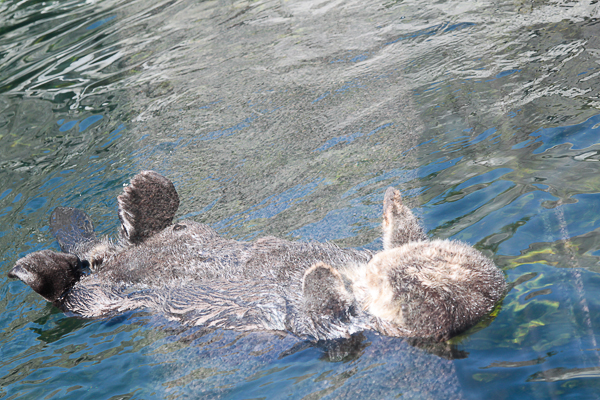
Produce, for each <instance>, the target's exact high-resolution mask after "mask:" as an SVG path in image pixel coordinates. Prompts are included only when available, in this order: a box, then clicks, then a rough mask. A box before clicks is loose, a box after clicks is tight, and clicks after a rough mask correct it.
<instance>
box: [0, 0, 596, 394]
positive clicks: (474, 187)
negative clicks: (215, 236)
mask: <svg viewBox="0 0 600 400" xmlns="http://www.w3.org/2000/svg"><path fill="white" fill-rule="evenodd" d="M598 17H600V9H599V8H598V5H596V4H595V2H585V1H582V2H567V1H536V2H525V1H503V2H470V1H463V2H460V1H447V2H436V3H434V2H421V1H408V0H406V1H394V0H392V1H375V2H374V1H370V2H363V1H315V0H311V1H296V0H293V1H287V2H276V1H204V2H193V1H186V0H170V1H142V0H138V1H130V2H126V3H124V2H118V1H108V0H100V1H95V2H92V1H66V2H58V1H54V2H37V1H23V2H17V1H4V2H2V3H0V110H1V111H0V254H1V257H0V272H1V273H0V291H1V292H0V312H1V314H0V398H6V399H15V398H32V399H41V398H44V399H52V398H61V399H62V398H74V399H75V398H77V399H81V398H93V399H98V398H103V399H148V398H157V399H163V398H232V399H257V398H267V399H278V398H297V399H301V398H306V399H319V398H328V399H330V398H331V399H333V398H343V399H345V398H360V399H367V398H373V399H379V398H406V399H426V398H440V399H442V398H443V399H446V398H447V399H454V398H457V399H461V398H465V399H470V398H472V399H480V398H491V399H496V398H497V399H504V398H511V399H516V398H523V399H530V398H553V399H557V398H563V397H564V398H567V397H569V398H570V397H577V398H598V397H600V396H599V395H598V394H597V393H598V389H600V379H599V377H600V355H599V354H598V351H599V348H600V346H599V345H598V343H597V341H598V339H597V338H598V335H597V334H596V333H595V332H596V330H597V329H600V328H598V327H599V326H600V318H599V317H598V315H599V312H598V311H599V309H600V304H599V302H600V301H599V300H598V299H600V278H599V277H600V275H599V272H600V259H599V257H600V235H599V232H600V231H599V229H600V218H599V215H600V182H599V181H598V178H597V177H598V176H599V174H598V172H599V168H598V161H600V143H599V142H600V135H599V133H600V129H599V128H600V100H599V90H600V89H599V88H600V69H599V61H600V39H598V35H597V33H598V29H599V26H598ZM143 169H155V170H157V171H159V172H160V173H162V174H164V175H166V176H168V177H169V178H171V179H172V180H173V181H174V182H175V185H176V187H177V189H178V191H179V193H180V196H181V198H182V205H181V208H180V210H179V213H178V218H192V219H194V220H196V221H199V222H203V223H207V224H210V225H211V226H213V227H214V228H215V229H217V230H218V231H219V232H220V233H221V234H222V235H224V236H226V237H230V238H235V239H240V240H252V239H254V238H256V237H260V236H263V235H276V236H281V237H287V238H290V239H294V240H304V241H308V240H319V241H325V240H329V241H334V242H336V243H338V244H340V245H342V246H351V247H357V248H369V249H374V250H377V249H380V248H381V240H380V234H381V232H380V228H379V225H380V221H381V211H382V210H381V209H382V207H381V203H382V200H383V193H384V192H385V189H386V188H387V187H388V186H395V187H397V188H399V189H400V190H401V191H402V192H403V195H404V197H405V199H406V201H407V203H408V204H409V205H410V206H411V207H413V208H414V210H415V212H416V213H417V214H418V215H419V216H420V217H421V220H422V222H423V224H424V226H425V227H426V229H427V231H428V232H429V235H430V236H431V237H441V238H454V239H460V240H463V241H465V242H467V243H470V244H472V245H474V246H475V247H477V248H478V249H479V250H481V251H483V252H484V253H485V254H487V255H488V256H490V257H492V258H493V259H494V261H495V262H496V263H497V265H499V266H500V267H501V268H502V269H503V270H504V271H505V273H506V276H507V279H508V280H509V281H510V282H513V284H514V287H513V288H512V289H511V291H510V292H509V293H508V295H507V297H506V298H505V300H504V301H503V303H502V304H501V306H500V307H499V308H498V309H497V310H496V312H495V313H494V315H493V316H492V317H490V318H488V319H487V320H485V321H483V322H482V323H481V324H480V325H478V326H477V327H475V328H474V329H472V330H471V331H469V332H467V333H465V334H464V335H461V336H460V337H458V338H455V339H453V340H452V341H451V346H449V348H448V350H447V351H446V352H439V351H433V350H431V349H430V350H429V351H428V350H427V349H421V348H416V347H413V346H411V345H410V343H407V342H406V341H405V340H403V339H399V338H387V337H382V336H378V335H375V334H373V333H369V332H366V333H364V334H359V335H356V336H355V337H353V338H352V340H350V341H344V342H327V343H318V344H316V345H313V344H310V343H304V342H301V341H299V340H298V339H296V338H294V337H292V336H289V335H284V334H282V335H274V334H272V333H261V332H257V333H252V334H239V333H235V332H229V331H214V332H206V331H202V330H194V329H192V330H189V329H181V327H180V326H178V325H176V324H171V323H168V322H166V321H164V320H161V319H160V317H157V316H153V315H147V314H146V313H144V312H137V313H128V314H126V315H124V316H121V317H118V318H113V319H109V320H100V321H86V320H80V319H75V318H72V317H69V316H66V315H64V314H62V313H60V312H59V311H58V310H56V309H55V308H53V307H52V306H50V305H48V304H47V303H46V302H45V301H44V300H42V299H41V298H40V297H39V296H38V295H36V294H35V293H33V291H32V290H31V289H30V288H28V287H26V286H25V285H24V284H22V283H21V282H20V281H12V280H9V279H8V278H7V277H6V273H7V272H8V271H9V269H10V268H11V267H12V265H13V264H14V262H15V261H16V260H17V259H18V258H19V257H21V256H23V255H25V254H27V253H29V252H32V251H37V250H41V249H46V248H50V249H56V250H57V249H58V245H57V244H56V243H55V242H54V241H53V239H52V237H51V234H50V233H49V230H48V217H49V215H50V213H51V212H52V210H53V209H54V207H57V206H69V207H79V208H82V209H84V210H86V212H88V214H89V215H90V216H91V217H92V218H93V219H94V221H95V225H96V229H97V231H98V232H99V233H100V234H110V235H114V234H115V233H116V230H117V227H118V225H119V223H118V218H117V214H116V196H117V195H118V194H119V193H120V191H121V189H122V187H123V184H126V183H127V182H128V181H129V179H130V178H131V177H132V176H133V175H135V173H137V172H139V171H140V170H143Z"/></svg>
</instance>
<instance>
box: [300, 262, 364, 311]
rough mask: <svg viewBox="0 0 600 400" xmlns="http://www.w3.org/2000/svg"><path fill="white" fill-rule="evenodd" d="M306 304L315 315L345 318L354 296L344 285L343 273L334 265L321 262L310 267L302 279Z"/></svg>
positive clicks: (308, 309)
mask: <svg viewBox="0 0 600 400" xmlns="http://www.w3.org/2000/svg"><path fill="white" fill-rule="evenodd" d="M302 292H303V294H304V305H305V307H306V309H307V311H308V312H309V313H310V314H312V315H313V316H314V317H317V318H319V319H320V318H322V317H326V318H327V317H330V318H338V319H344V318H346V317H347V316H348V312H349V310H350V307H351V305H352V296H351V295H350V294H349V293H348V291H347V290H346V288H345V287H344V281H343V279H342V275H341V274H340V273H339V272H338V271H337V270H335V269H334V268H333V267H331V266H329V265H327V264H325V263H322V262H319V263H317V264H315V265H313V266H312V267H310V268H309V269H308V270H307V271H306V272H305V273H304V278H303V279H302Z"/></svg>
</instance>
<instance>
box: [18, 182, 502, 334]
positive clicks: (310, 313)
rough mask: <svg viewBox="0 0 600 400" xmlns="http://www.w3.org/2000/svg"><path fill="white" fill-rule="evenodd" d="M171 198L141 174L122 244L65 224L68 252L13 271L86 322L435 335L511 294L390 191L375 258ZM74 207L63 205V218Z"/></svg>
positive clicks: (44, 255)
mask: <svg viewBox="0 0 600 400" xmlns="http://www.w3.org/2000/svg"><path fill="white" fill-rule="evenodd" d="M178 204H179V199H178V197H177V193H176V192H175V189H174V187H173V186H172V183H171V182H170V181H169V180H167V179H166V178H164V177H162V176H161V175H159V174H157V173H155V172H152V171H144V172H142V173H140V174H138V175H136V177H134V178H133V179H132V182H131V185H130V186H128V187H127V188H126V189H125V191H124V193H123V194H122V195H121V196H119V207H120V209H119V216H120V218H121V221H122V222H123V229H122V238H121V240H119V242H117V243H113V242H110V241H108V240H106V239H105V240H102V241H94V242H92V243H90V239H89V238H90V237H92V236H90V234H89V229H87V228H85V229H76V228H77V226H79V225H77V226H76V227H75V228H73V227H69V226H67V227H66V228H65V229H63V231H65V230H66V231H68V232H71V233H70V234H69V235H66V236H63V237H61V236H57V238H58V240H59V242H60V243H61V247H62V248H63V249H65V248H66V249H68V250H69V251H70V253H72V254H68V253H55V252H52V251H49V250H45V251H42V252H36V253H32V254H29V255H28V256H26V257H24V258H22V259H20V260H19V261H17V263H16V265H15V267H14V268H13V270H12V271H11V272H10V273H9V276H11V277H14V278H19V279H21V280H22V281H24V282H25V283H27V284H28V285H30V286H31V287H32V288H33V289H34V290H35V291H36V292H38V293H39V294H41V295H42V296H44V298H46V299H47V300H48V301H51V302H53V303H54V304H55V305H56V306H58V307H59V308H61V309H62V310H64V311H66V312H70V313H73V314H75V315H78V316H81V317H85V318H99V317H106V316H110V315H114V314H118V313H122V312H124V311H127V310H134V309H149V310H153V311H154V312H158V313H162V314H164V315H165V316H167V317H168V318H170V319H174V320H178V321H181V322H182V323H184V324H188V325H201V326H205V327H214V328H225V329H236V330H275V331H288V332H291V333H293V334H295V335H298V336H300V337H305V338H309V339H333V338H341V337H349V336H350V335H351V334H353V333H355V332H359V331H363V330H369V329H371V330H376V331H379V332H381V333H383V334H386V335H391V336H406V337H415V338H426V339H433V340H436V341H441V340H445V339H448V338H450V337H451V336H453V335H455V334H457V333H459V332H462V331H464V330H465V329H468V328H469V327H471V326H473V325H474V324H475V323H477V321H479V320H480V319H481V318H482V317H483V316H485V315H486V314H488V313H489V312H490V311H491V310H492V309H493V307H494V305H495V304H496V303H497V302H498V301H499V300H500V299H501V298H502V296H503V295H504V292H505V290H506V283H505V280H504V276H503V274H502V272H501V271H500V270H498V269H497V268H496V267H495V266H494V264H493V263H492V261H491V260H489V259H487V258H485V257H484V256H483V255H482V254H481V253H479V252H478V251H476V250H475V249H473V248H472V247H470V246H468V245H466V244H463V243H459V242H451V241H441V240H433V241H429V240H428V239H427V237H426V236H425V233H424V231H423V229H422V228H421V226H420V225H419V224H418V222H417V220H416V218H415V216H414V215H413V214H412V212H411V211H410V210H409V209H408V208H407V207H406V206H404V205H403V204H402V200H401V196H400V193H399V192H398V191H396V190H394V189H393V188H390V189H388V191H387V192H386V195H385V200H384V222H383V229H384V247H385V250H384V251H382V252H380V253H377V254H376V255H373V254H372V253H371V252H368V251H358V250H353V249H341V248H339V247H338V246H336V245H334V244H331V243H299V242H290V241H287V240H283V239H278V238H274V237H266V238H262V239H258V240H256V241H254V242H239V241H235V240H230V239H225V238H222V237H220V236H219V235H218V234H217V232H215V231H214V230H213V229H212V228H210V227H209V226H207V225H204V224H199V223H196V222H194V221H181V222H179V223H177V224H175V225H171V220H172V218H173V215H174V213H175V211H176V209H177V205H178ZM69 210H70V211H69ZM79 213H82V212H81V211H79V210H76V209H64V210H63V211H61V215H62V217H61V219H60V220H61V221H67V222H68V221H69V218H70V214H73V215H75V214H77V215H78V216H79V217H80V215H79ZM84 215H85V214H84ZM86 217H87V216H86ZM79 220H81V218H79ZM83 226H84V227H85V226H87V225H85V224H84V225H83ZM55 228H56V230H60V229H59V228H60V227H59V226H56V227H55ZM53 231H54V229H53ZM65 238H67V239H68V241H67V243H63V242H64V241H65V240H66V239H65ZM73 240H75V242H77V243H71V242H72V241H73ZM94 240H95V238H94ZM63 244H64V245H65V246H64V247H63ZM80 260H83V261H80ZM86 265H89V266H90V269H91V271H92V273H90V274H88V275H84V274H83V273H82V272H81V268H82V267H85V266H86Z"/></svg>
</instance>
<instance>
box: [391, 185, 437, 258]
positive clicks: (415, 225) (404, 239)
mask: <svg viewBox="0 0 600 400" xmlns="http://www.w3.org/2000/svg"><path fill="white" fill-rule="evenodd" d="M382 225H383V248H384V249H385V250H389V249H393V248H395V247H399V246H401V245H403V244H405V243H408V242H419V241H423V240H427V235H425V231H424V230H423V228H422V227H421V225H419V221H418V220H417V217H415V215H414V214H413V213H412V211H410V209H409V208H408V207H406V206H405V205H404V204H402V196H401V195H400V191H398V190H396V189H394V188H393V187H389V188H388V189H387V190H386V192H385V197H384V199H383V224H382Z"/></svg>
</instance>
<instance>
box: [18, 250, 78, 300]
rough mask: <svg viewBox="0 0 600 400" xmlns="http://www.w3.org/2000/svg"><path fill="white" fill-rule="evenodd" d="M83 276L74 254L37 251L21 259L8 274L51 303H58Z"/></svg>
mask: <svg viewBox="0 0 600 400" xmlns="http://www.w3.org/2000/svg"><path fill="white" fill-rule="evenodd" d="M82 275H83V272H82V270H81V262H80V261H79V258H77V256H75V255H73V254H68V253H56V252H54V251H51V250H43V251H37V252H35V253H31V254H28V255H26V256H25V257H23V258H21V259H20V260H19V261H17V263H16V264H15V266H14V267H13V269H12V270H11V271H10V272H9V273H8V277H9V278H17V279H20V280H22V281H23V282H25V283H26V284H27V285H29V286H30V287H31V288H32V289H33V290H35V291H36V292H37V293H38V294H40V295H41V296H42V297H43V298H45V299H46V300H48V301H50V302H56V301H57V300H59V299H60V297H61V296H62V295H63V294H64V293H65V292H66V291H67V290H69V289H70V288H71V287H72V286H73V285H74V284H75V283H76V282H77V281H78V280H79V279H80V278H81V276H82Z"/></svg>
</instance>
